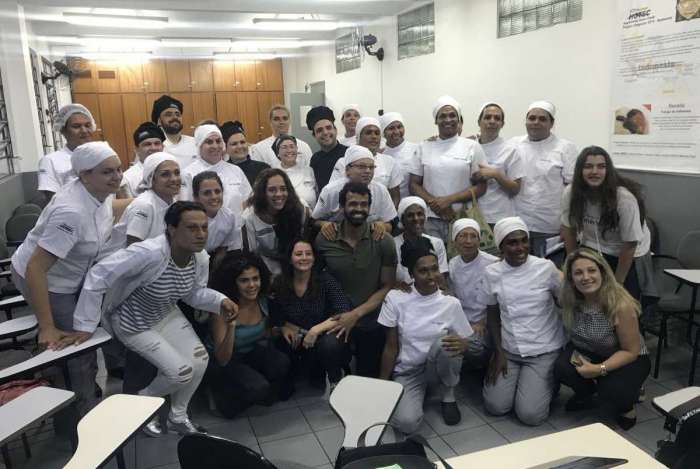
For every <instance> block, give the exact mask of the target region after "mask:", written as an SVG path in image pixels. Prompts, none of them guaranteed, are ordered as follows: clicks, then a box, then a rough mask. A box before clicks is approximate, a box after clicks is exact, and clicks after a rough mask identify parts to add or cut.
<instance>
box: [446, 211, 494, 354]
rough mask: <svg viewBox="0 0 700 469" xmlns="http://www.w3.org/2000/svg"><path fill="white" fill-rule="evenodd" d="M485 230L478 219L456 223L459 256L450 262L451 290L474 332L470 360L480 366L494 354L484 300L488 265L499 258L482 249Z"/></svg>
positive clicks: (455, 230)
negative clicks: (481, 239)
mask: <svg viewBox="0 0 700 469" xmlns="http://www.w3.org/2000/svg"><path fill="white" fill-rule="evenodd" d="M480 236H481V227H480V226H479V223H478V222H477V221H476V220H472V219H471V218H460V219H459V220H455V222H454V223H453V224H452V241H453V242H454V245H455V247H456V248H457V252H458V253H459V255H458V256H455V257H453V258H452V259H450V263H449V271H450V286H451V288H450V289H451V291H452V292H453V293H454V294H455V296H456V297H457V298H458V299H459V302H460V303H461V304H462V311H464V315H465V316H466V318H467V321H469V325H470V326H471V328H472V329H473V330H474V337H473V339H472V341H471V342H470V344H469V348H468V350H467V352H466V353H467V357H468V358H470V359H471V360H472V361H474V362H476V363H477V364H478V365H485V364H486V363H488V359H489V357H490V355H491V345H490V340H489V335H488V330H487V329H486V303H485V302H484V297H483V294H482V292H483V288H484V286H483V285H484V275H485V271H486V266H488V265H490V264H493V263H494V262H498V261H499V259H498V257H496V256H493V255H491V254H489V253H487V252H484V251H480V250H479V241H480Z"/></svg>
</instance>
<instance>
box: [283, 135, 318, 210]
mask: <svg viewBox="0 0 700 469" xmlns="http://www.w3.org/2000/svg"><path fill="white" fill-rule="evenodd" d="M272 151H273V152H274V153H275V155H276V156H277V158H279V161H280V168H281V169H282V170H283V171H284V172H285V173H287V176H289V180H290V181H292V186H293V187H294V190H295V191H296V192H297V195H298V196H299V199H301V200H302V201H303V202H304V203H305V205H306V206H307V207H314V206H316V197H317V192H316V178H315V177H314V171H313V169H311V167H310V166H302V165H300V164H298V158H297V154H298V149H297V139H296V138H295V137H293V136H291V135H280V136H279V137H277V139H276V140H275V141H274V143H273V144H272Z"/></svg>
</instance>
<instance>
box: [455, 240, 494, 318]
mask: <svg viewBox="0 0 700 469" xmlns="http://www.w3.org/2000/svg"><path fill="white" fill-rule="evenodd" d="M498 261H499V259H498V257H496V256H492V255H491V254H489V253H487V252H484V251H479V253H478V254H477V256H476V257H475V258H474V259H472V261H471V262H464V259H462V256H455V257H453V258H452V259H450V264H449V270H450V284H451V286H452V291H453V292H454V294H455V295H456V296H457V298H459V302H460V303H461V304H462V310H463V311H464V315H465V316H466V318H467V320H468V321H469V322H477V321H481V320H482V319H483V318H484V317H486V303H485V302H484V295H483V293H482V292H483V289H484V273H485V270H486V266H487V265H490V264H493V263H494V262H498Z"/></svg>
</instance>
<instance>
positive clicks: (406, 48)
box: [396, 3, 435, 60]
mask: <svg viewBox="0 0 700 469" xmlns="http://www.w3.org/2000/svg"><path fill="white" fill-rule="evenodd" d="M396 24H397V30H398V36H399V40H398V44H399V54H398V56H399V60H401V59H406V58H408V57H416V56H418V55H426V54H432V53H433V52H435V6H434V4H432V3H431V4H429V5H424V6H422V7H419V8H416V9H415V10H411V11H408V12H406V13H402V14H400V15H399V16H398V20H397V22H396Z"/></svg>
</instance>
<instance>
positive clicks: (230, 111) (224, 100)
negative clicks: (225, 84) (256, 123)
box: [216, 91, 247, 130]
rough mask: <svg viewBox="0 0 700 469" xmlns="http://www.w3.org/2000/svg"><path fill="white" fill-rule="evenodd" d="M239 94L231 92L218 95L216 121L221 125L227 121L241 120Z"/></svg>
mask: <svg viewBox="0 0 700 469" xmlns="http://www.w3.org/2000/svg"><path fill="white" fill-rule="evenodd" d="M238 94H239V93H234V92H231V91H227V92H220V93H216V120H217V121H218V122H219V123H220V124H223V123H224V122H226V121H235V120H240V116H239V112H238ZM244 128H245V125H244ZM246 130H247V129H246Z"/></svg>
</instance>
